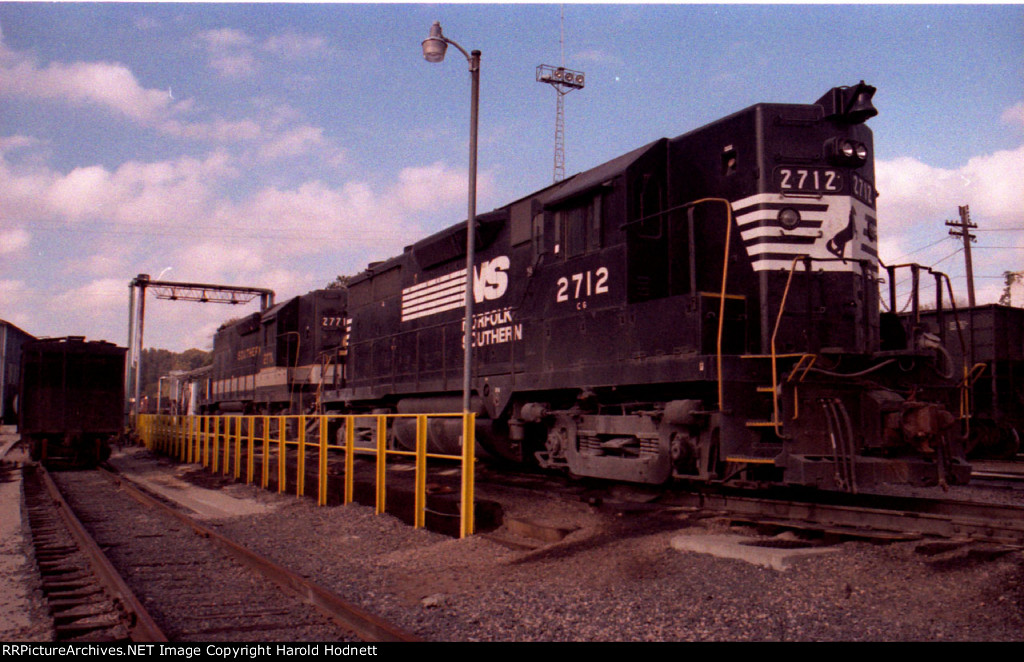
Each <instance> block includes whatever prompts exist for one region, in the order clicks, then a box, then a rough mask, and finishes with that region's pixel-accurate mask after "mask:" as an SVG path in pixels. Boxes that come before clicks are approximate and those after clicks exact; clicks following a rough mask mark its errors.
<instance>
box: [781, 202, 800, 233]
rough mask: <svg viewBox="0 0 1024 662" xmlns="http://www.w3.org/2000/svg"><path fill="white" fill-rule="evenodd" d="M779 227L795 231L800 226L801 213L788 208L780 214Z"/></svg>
mask: <svg viewBox="0 0 1024 662" xmlns="http://www.w3.org/2000/svg"><path fill="white" fill-rule="evenodd" d="M778 219H779V225H781V226H782V227H783V228H785V229H786V230H795V229H796V226H798V225H800V212H798V211H797V210H795V209H790V208H788V207H787V208H786V209H783V210H782V211H780V212H779V216H778Z"/></svg>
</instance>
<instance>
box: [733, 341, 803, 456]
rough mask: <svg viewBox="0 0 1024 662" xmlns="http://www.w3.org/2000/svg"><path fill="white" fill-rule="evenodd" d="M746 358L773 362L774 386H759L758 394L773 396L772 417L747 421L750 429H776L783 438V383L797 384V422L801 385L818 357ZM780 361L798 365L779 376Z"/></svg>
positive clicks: (794, 407) (780, 355)
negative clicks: (784, 360) (781, 403)
mask: <svg viewBox="0 0 1024 662" xmlns="http://www.w3.org/2000/svg"><path fill="white" fill-rule="evenodd" d="M744 358H749V359H770V360H771V362H772V384H770V385H764V386H758V387H757V388H756V392H757V393H762V394H765V395H771V399H772V416H771V418H769V419H767V420H756V421H747V423H746V425H747V427H749V428H769V427H770V428H774V429H775V434H776V435H777V436H779V437H780V438H782V437H783V436H784V435H783V433H782V423H783V421H782V414H781V410H780V409H781V408H780V399H781V393H780V387H781V385H782V383H795V384H796V385H794V387H793V416H792V418H793V419H794V420H795V419H797V418H799V417H800V406H799V403H800V398H799V397H798V389H799V386H798V385H799V383H800V382H802V381H803V380H804V378H805V377H806V376H807V373H808V371H810V369H811V367H812V366H813V365H814V362H815V361H816V360H817V358H818V357H817V355H815V354H806V353H795V354H774V353H773V354H748V355H744ZM779 359H797V361H796V363H795V364H794V365H793V367H792V368H790V369H789V371H788V372H787V373H786V374H785V375H784V376H781V377H780V376H779Z"/></svg>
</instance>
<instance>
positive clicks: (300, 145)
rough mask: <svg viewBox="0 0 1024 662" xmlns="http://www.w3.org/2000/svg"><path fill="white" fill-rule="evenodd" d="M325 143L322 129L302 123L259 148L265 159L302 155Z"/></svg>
mask: <svg viewBox="0 0 1024 662" xmlns="http://www.w3.org/2000/svg"><path fill="white" fill-rule="evenodd" d="M325 145H326V141H325V140H324V130H323V129H322V128H321V127H318V126H309V125H303V126H298V127H295V128H293V129H288V130H286V131H284V132H282V133H281V134H279V135H277V136H275V137H274V138H273V139H272V140H270V141H269V142H267V143H266V144H264V145H263V146H262V147H261V148H260V155H261V156H262V158H264V159H267V160H273V159H279V158H286V157H292V156H303V155H307V154H309V153H310V152H311V151H312V150H313V149H315V148H323V147H324V146H325Z"/></svg>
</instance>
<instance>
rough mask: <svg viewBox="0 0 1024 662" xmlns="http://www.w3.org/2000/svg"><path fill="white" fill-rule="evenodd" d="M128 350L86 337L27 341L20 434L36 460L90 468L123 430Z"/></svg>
mask: <svg viewBox="0 0 1024 662" xmlns="http://www.w3.org/2000/svg"><path fill="white" fill-rule="evenodd" d="M126 351H127V350H126V349H125V348H123V347H118V346H116V345H114V344H112V343H109V342H105V341H91V342H87V341H86V340H85V338H84V337H82V336H68V337H66V338H53V339H43V340H33V341H29V342H26V343H25V344H24V345H23V346H22V359H21V410H20V412H19V414H20V416H19V423H18V427H19V433H20V435H21V438H22V440H23V441H27V442H28V443H29V444H30V454H31V457H32V458H33V459H34V460H37V461H41V462H43V463H44V464H46V465H48V466H51V467H55V468H88V467H92V466H95V465H96V464H97V463H99V462H102V461H103V460H105V459H106V458H107V457H109V455H110V440H111V439H112V438H114V437H117V436H118V435H119V434H121V432H122V431H123V430H124V361H125V353H126Z"/></svg>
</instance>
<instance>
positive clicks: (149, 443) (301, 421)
mask: <svg viewBox="0 0 1024 662" xmlns="http://www.w3.org/2000/svg"><path fill="white" fill-rule="evenodd" d="M442 417H448V418H451V417H460V418H462V421H463V425H462V435H463V436H462V438H463V440H465V443H463V444H462V453H461V454H459V455H451V454H441V453H431V452H428V450H427V426H428V423H429V419H431V418H442ZM398 418H414V419H415V421H416V449H415V451H404V450H395V449H389V448H388V447H387V431H388V427H387V426H388V421H389V420H394V419H398ZM357 419H373V420H374V421H375V425H374V429H375V430H376V436H377V443H376V445H375V447H374V448H364V447H360V448H356V446H355V422H356V420H357ZM232 420H234V421H235V424H234V425H232V424H231V421H232ZM272 421H275V422H276V423H277V427H278V431H277V435H276V437H277V438H276V442H277V444H276V451H277V452H276V455H277V468H278V474H277V476H278V491H279V492H285V491H287V481H288V469H287V454H288V447H289V446H291V447H294V449H295V451H296V462H295V473H296V475H295V493H296V496H302V495H303V494H304V493H305V469H306V459H307V457H306V456H307V455H308V453H310V452H314V453H317V465H316V466H317V475H318V477H319V483H318V487H317V504H318V505H321V506H323V505H327V469H328V466H329V463H328V460H329V456H330V454H331V453H332V452H341V453H342V454H343V456H344V476H345V481H344V486H343V496H342V502H343V503H345V504H348V503H352V501H353V500H354V499H353V497H354V492H355V487H354V479H355V472H354V460H355V455H356V453H364V454H373V455H376V467H375V471H374V474H375V477H376V480H375V483H376V499H375V504H376V511H377V513H378V514H379V513H383V512H384V511H385V506H386V489H385V487H386V485H385V478H386V469H387V457H388V456H389V455H390V456H395V455H398V456H406V457H413V458H414V459H415V470H416V475H415V509H414V514H413V520H414V522H413V524H414V526H415V527H416V528H421V527H423V526H425V523H426V503H427V500H426V485H427V478H426V476H427V460H428V459H444V460H458V461H460V462H461V469H462V481H461V482H462V498H461V501H460V508H461V513H460V517H461V522H460V536H461V537H466V536H470V535H472V534H473V532H474V530H475V522H474V517H473V514H474V513H473V511H474V502H475V495H474V490H475V480H474V463H475V453H474V447H475V444H476V435H475V430H476V415H475V414H465V415H463V414H365V415H362V414H361V415H354V414H334V415H331V414H319V415H302V416H273V417H271V416H265V415H264V416H171V415H155V414H141V415H138V416H137V417H135V420H134V426H135V430H136V432H137V433H138V434H139V436H140V438H141V439H142V441H143V443H144V444H145V446H146V447H147V448H149V449H150V450H152V451H154V452H159V453H164V454H166V455H168V456H170V457H174V458H178V459H180V460H182V461H188V462H201V463H202V465H203V466H204V467H206V468H208V469H209V470H210V471H212V472H213V473H218V472H219V473H222V474H223V475H228V474H229V473H231V474H232V475H233V476H234V477H235V478H236V479H239V480H241V479H242V475H243V473H244V480H245V482H246V484H251V483H253V481H254V480H255V477H256V467H255V460H256V458H255V456H256V452H255V450H256V448H257V446H256V442H257V440H259V442H260V443H261V444H262V453H261V454H260V455H261V458H260V464H261V467H260V474H259V475H260V483H261V486H262V487H263V488H264V489H266V488H267V487H269V477H270V463H271V453H270V449H271V447H272V446H271V444H272V442H273V441H275V440H274V439H273V437H274V435H273V434H272V432H271V427H272V426H271V422H272ZM311 421H316V422H317V424H318V425H319V430H318V439H317V441H316V442H315V443H311V442H307V441H306V429H307V423H309V422H311ZM338 421H341V422H342V423H343V425H344V430H345V436H344V442H343V443H334V444H332V443H330V439H329V435H328V429H329V425H328V424H329V423H330V422H338ZM290 422H294V423H295V424H296V426H297V436H296V438H295V439H294V440H291V439H289V437H288V427H289V423H290ZM257 427H259V428H260V433H259V434H257ZM221 443H223V449H222V448H221ZM243 443H245V444H246V447H247V451H246V456H247V457H246V458H245V464H246V470H245V471H244V472H243V471H242V462H243V461H242V457H241V456H242V444H243ZM211 446H212V448H211ZM200 451H202V452H200Z"/></svg>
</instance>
